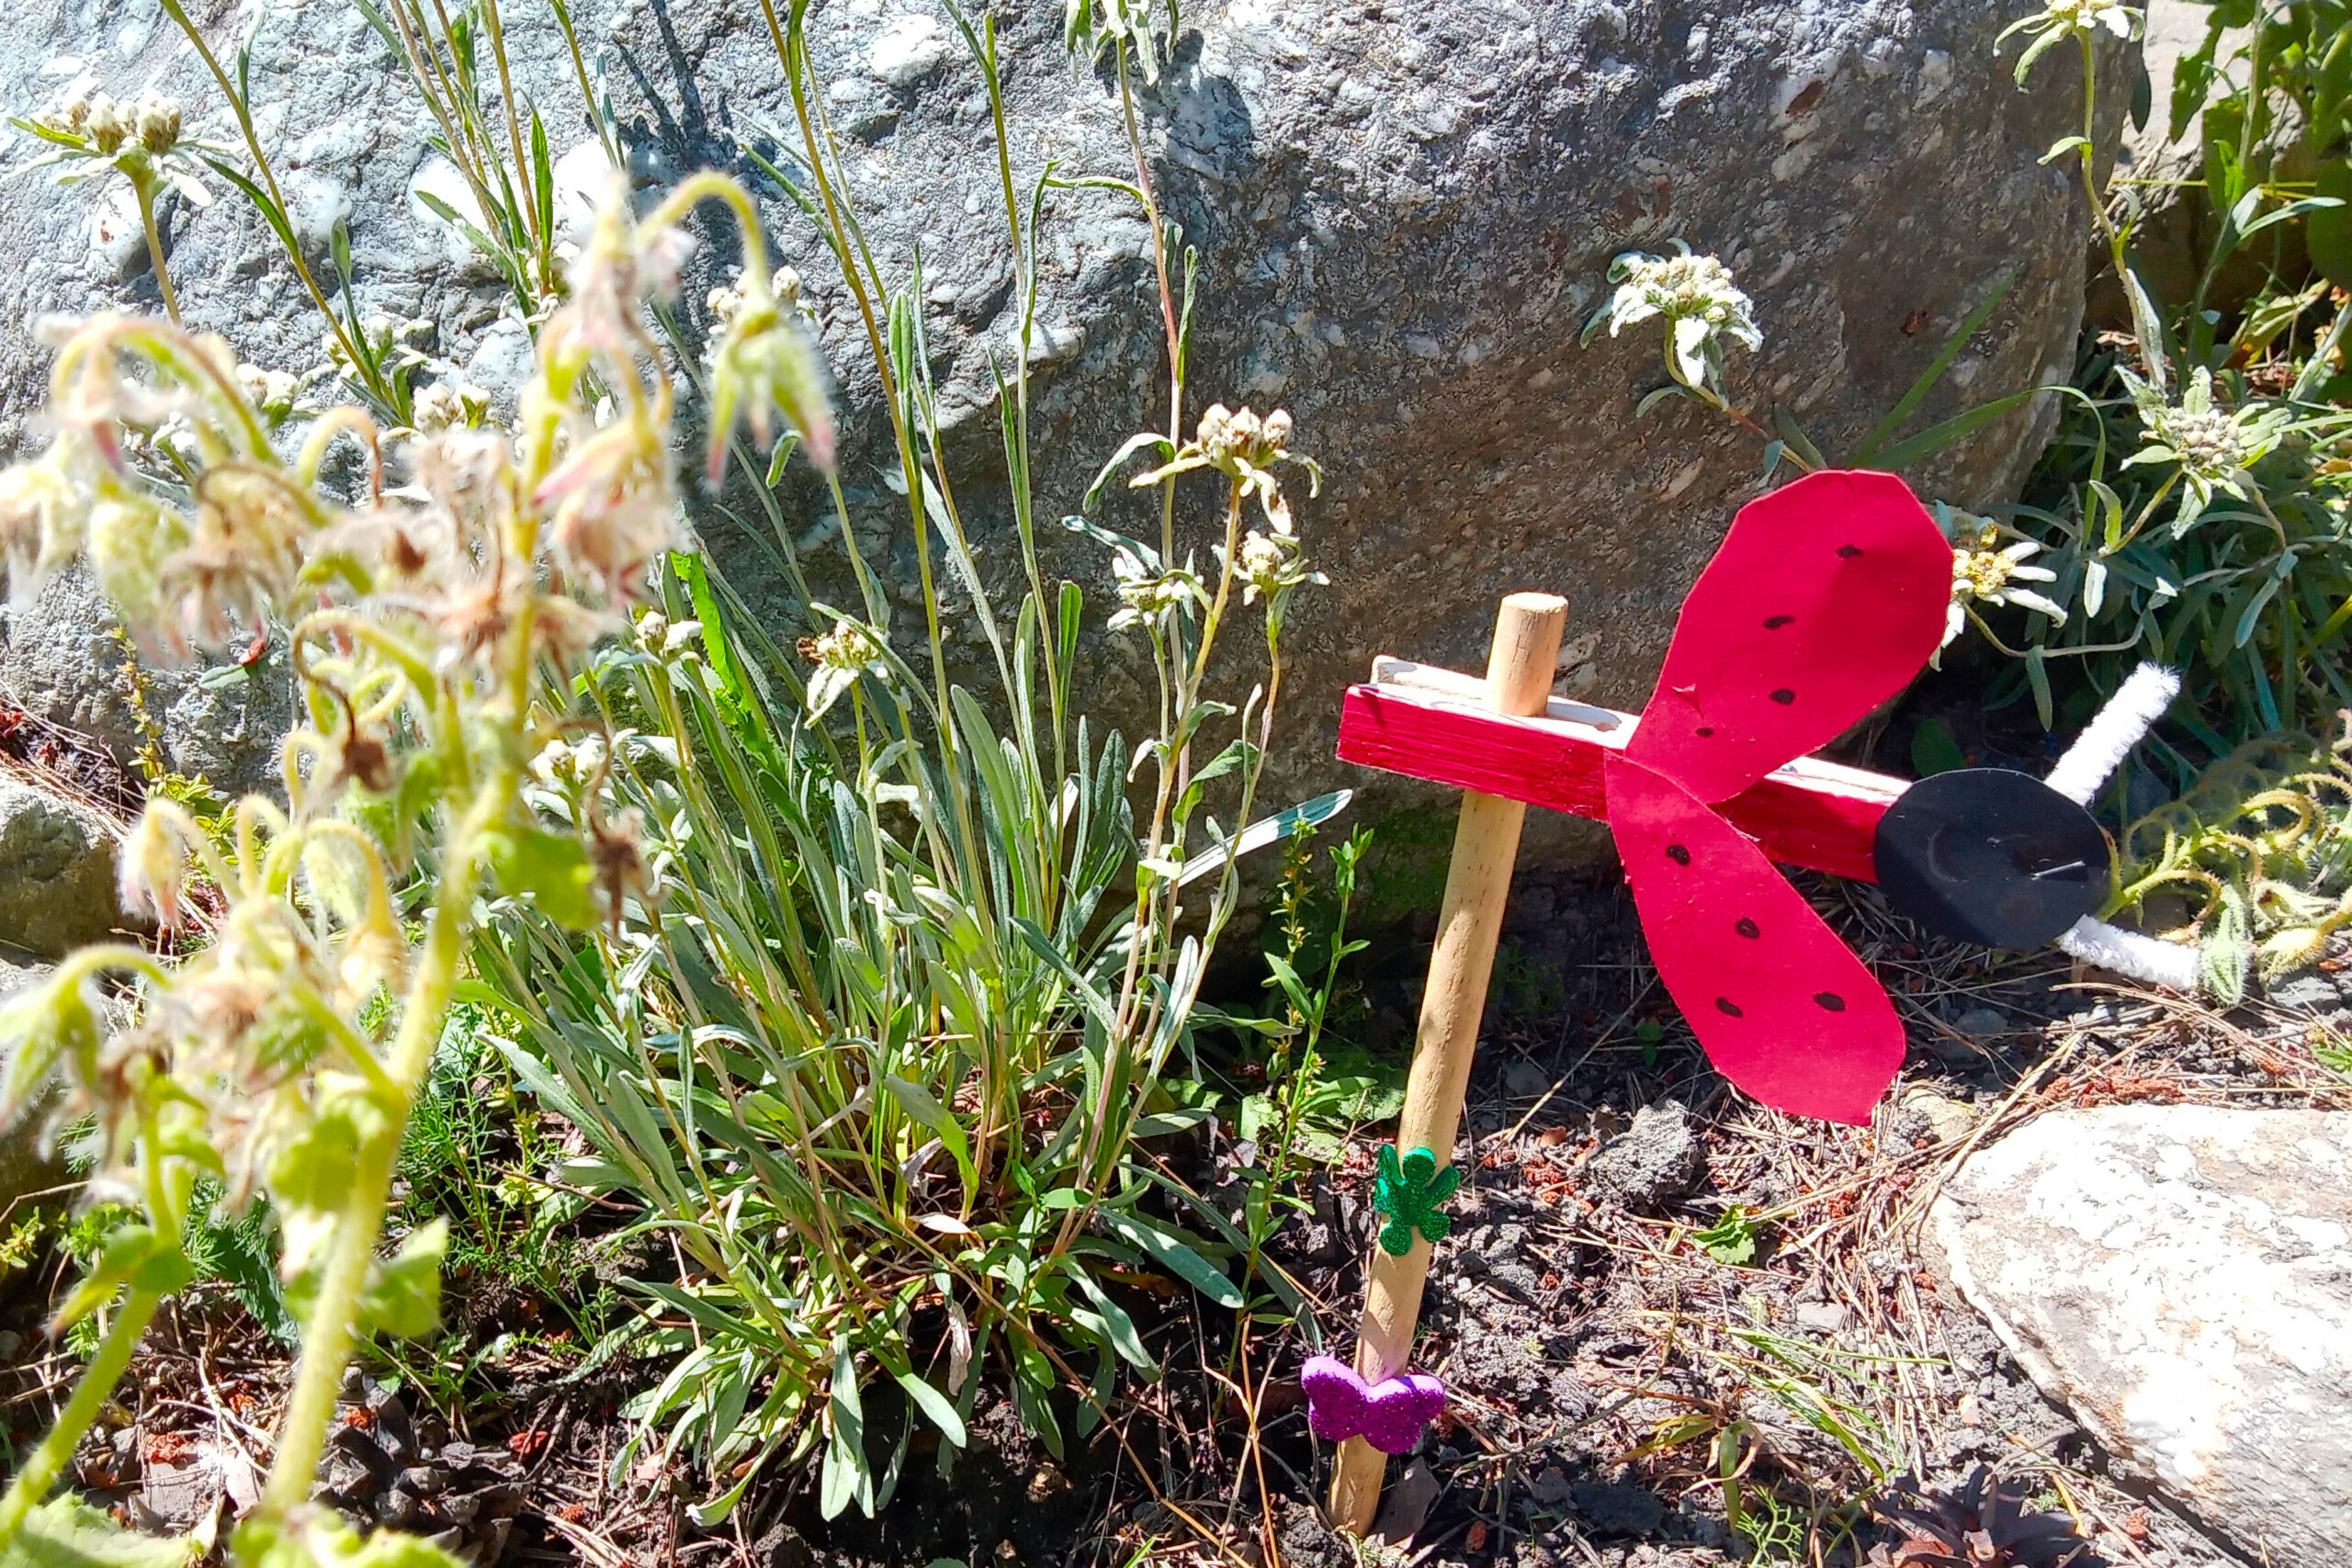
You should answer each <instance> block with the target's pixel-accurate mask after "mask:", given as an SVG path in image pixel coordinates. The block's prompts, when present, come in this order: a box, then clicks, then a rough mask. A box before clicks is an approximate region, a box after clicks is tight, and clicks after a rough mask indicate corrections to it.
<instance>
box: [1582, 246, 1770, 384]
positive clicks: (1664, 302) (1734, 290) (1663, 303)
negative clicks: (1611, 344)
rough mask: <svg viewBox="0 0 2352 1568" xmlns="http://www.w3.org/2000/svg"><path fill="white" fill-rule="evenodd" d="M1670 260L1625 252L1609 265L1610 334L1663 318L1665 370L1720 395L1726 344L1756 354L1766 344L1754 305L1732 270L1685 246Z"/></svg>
mask: <svg viewBox="0 0 2352 1568" xmlns="http://www.w3.org/2000/svg"><path fill="white" fill-rule="evenodd" d="M1677 244H1678V246H1679V250H1678V253H1677V254H1674V255H1670V256H1654V255H1649V254H1645V253H1643V252H1640V251H1628V252H1626V253H1625V254H1623V255H1621V256H1619V257H1618V258H1617V259H1616V260H1615V261H1614V262H1612V263H1611V264H1610V268H1609V276H1610V277H1611V280H1612V281H1614V282H1615V283H1616V285H1617V292H1616V294H1615V295H1613V296H1612V297H1611V299H1610V301H1609V313H1608V321H1609V335H1610V336H1611V337H1615V336H1616V335H1617V334H1618V333H1620V332H1621V331H1623V329H1624V328H1626V327H1629V326H1633V325H1635V324H1637V323H1639V322H1642V321H1649V320H1650V319H1652V318H1653V317H1662V318H1664V320H1665V321H1666V332H1667V344H1666V351H1667V352H1666V360H1667V368H1668V370H1669V371H1671V372H1672V373H1673V375H1674V378H1675V379H1676V380H1678V381H1679V382H1681V383H1682V384H1683V385H1684V386H1686V387H1690V388H1693V389H1698V388H1705V389H1708V390H1710V391H1713V392H1714V393H1715V394H1716V395H1717V396H1718V397H1720V396H1721V394H1722V391H1723V367H1724V344H1725V343H1727V342H1728V343H1736V344H1739V345H1740V346H1741V347H1742V348H1745V349H1747V350H1748V351H1749V352H1750V353H1754V352H1755V351H1756V350H1758V349H1759V348H1761V347H1763V346H1764V334H1763V333H1760V332H1758V330H1757V326H1756V307H1755V301H1753V300H1751V299H1748V297H1747V295H1746V294H1745V293H1743V292H1742V291H1741V290H1740V288H1739V287H1738V286H1737V285H1736V283H1734V282H1733V281H1732V276H1731V269H1730V268H1728V267H1726V266H1724V264H1723V263H1722V262H1720V261H1718V260H1717V259H1716V258H1714V257H1713V256H1710V255H1699V254H1694V253H1692V252H1691V250H1690V248H1689V247H1688V246H1681V245H1680V243H1679V241H1678V242H1677Z"/></svg>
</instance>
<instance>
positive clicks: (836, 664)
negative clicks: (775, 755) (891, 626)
mask: <svg viewBox="0 0 2352 1568" xmlns="http://www.w3.org/2000/svg"><path fill="white" fill-rule="evenodd" d="M800 656H801V657H802V658H803V659H806V660H809V662H810V663H811V664H814V665H815V666H816V667H817V670H816V672H815V673H814V674H812V675H811V676H809V717H810V718H812V719H813V718H822V717H824V716H825V715H826V713H827V712H828V711H829V710H830V709H831V707H832V705H834V704H835V703H837V702H839V701H840V700H841V697H842V693H844V692H846V691H848V690H849V689H850V688H851V687H852V686H854V685H855V684H856V683H857V678H858V677H859V676H860V675H864V674H866V673H869V672H871V673H873V674H875V675H878V676H880V677H881V678H882V679H884V680H886V681H887V680H888V679H889V677H890V671H889V666H888V664H887V663H885V662H884V661H883V658H882V639H881V638H880V637H876V635H875V633H874V629H873V628H872V627H870V626H864V625H862V624H860V623H859V622H856V621H853V620H851V619H850V618H849V617H848V616H846V615H840V616H836V617H835V618H834V620H833V629H832V630H831V631H829V632H827V633H826V634H825V635H824V636H822V637H805V638H803V639H802V640H801V644H800Z"/></svg>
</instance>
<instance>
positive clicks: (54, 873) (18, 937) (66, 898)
mask: <svg viewBox="0 0 2352 1568" xmlns="http://www.w3.org/2000/svg"><path fill="white" fill-rule="evenodd" d="M114 857H115V835H114V831H113V829H111V828H109V827H108V826H107V824H106V823H105V822H103V821H101V820H100V819H99V818H98V817H97V816H96V814H95V813H93V812H90V811H85V810H84V809H82V808H81V807H77V806H75V805H74V804H72V803H70V802H68V801H66V800H64V799H62V798H61V797H60V796H58V795H51V793H49V792H48V791H47V790H43V789H36V788H34V787H33V786H32V785H30V784H24V783H21V782H19V781H17V779H14V778H11V777H9V776H7V775H6V774H5V773H0V950H5V949H6V948H16V949H19V950H21V951H23V952H25V953H30V954H32V955H33V956H34V957H35V958H45V959H56V958H62V957H64V956H65V955H66V954H67V953H71V952H73V951H74V949H75V948H77V947H81V946H83V945H85V943H88V942H102V941H104V940H105V939H106V938H107V936H108V935H109V934H111V933H112V932H113V931H115V930H116V929H117V927H118V926H119V925H120V924H121V923H122V917H121V914H120V909H119V905H118V904H117V902H116V898H115V859H114Z"/></svg>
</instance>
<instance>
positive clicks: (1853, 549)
mask: <svg viewBox="0 0 2352 1568" xmlns="http://www.w3.org/2000/svg"><path fill="white" fill-rule="evenodd" d="M1861 553H1862V547H1861V546H1860V545H1840V546H1838V554H1839V555H1841V556H1844V557H1845V558H1847V559H1848V560H1852V559H1853V558H1855V557H1856V556H1858V555H1860V554H1861Z"/></svg>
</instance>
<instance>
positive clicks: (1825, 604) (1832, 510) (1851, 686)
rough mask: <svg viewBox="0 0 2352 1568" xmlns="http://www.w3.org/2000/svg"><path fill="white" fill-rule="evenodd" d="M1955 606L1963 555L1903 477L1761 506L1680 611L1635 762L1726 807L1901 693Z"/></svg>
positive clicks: (1819, 483)
mask: <svg viewBox="0 0 2352 1568" xmlns="http://www.w3.org/2000/svg"><path fill="white" fill-rule="evenodd" d="M1950 601H1951V546H1950V545H1948V544H1946V543H1945V542H1944V536H1943V530H1942V529H1940V528H1939V527H1937V526H1936V523H1935V519H1934V518H1932V517H1929V516H1928V513H1927V512H1926V511H1925V509H1923V508H1922V507H1921V506H1920V505H1919V502H1917V499H1915V498H1914V497H1913V496H1912V494H1911V491H1910V487H1908V486H1907V485H1905V483H1904V482H1903V481H1902V480H1901V479H1896V478H1895V477H1894V475H1893V474H1874V473H1868V472H1863V471H1860V470H1854V471H1842V470H1825V471H1824V472H1821V473H1817V474H1808V475H1806V476H1805V477H1804V479H1799V480H1797V481H1796V482H1795V483H1794V484H1792V485H1786V486H1783V487H1782V488H1781V489H1780V490H1776V491H1773V492H1772V493H1771V494H1770V495H1767V496H1764V497H1762V498H1760V499H1758V500H1756V501H1751V502H1748V503H1747V505H1746V506H1743V507H1741V508H1740V509H1739V515H1738V516H1737V517H1735V518H1734V519H1732V525H1731V530H1730V532H1728V533H1727V534H1725V535H1724V542H1723V545H1722V547H1720V548H1718V549H1717V550H1716V551H1715V558H1714V559H1713V560H1711V561H1709V562H1708V563H1707V570H1704V571H1702V572H1701V573H1700V574H1699V581H1697V582H1696V583H1695V584H1693V585H1692V587H1691V596H1690V597H1689V598H1687V599H1685V600H1684V601H1683V602H1682V615H1681V618H1680V619H1679V620H1678V621H1677V622H1676V623H1675V626H1674V641H1673V643H1672V645H1671V646H1669V647H1668V649H1667V652H1666V667H1665V669H1664V670H1662V671H1659V673H1658V678H1657V690H1656V691H1655V692H1653V693H1651V694H1650V700H1649V705H1648V706H1647V707H1645V708H1644V709H1643V710H1642V722H1641V725H1640V728H1637V729H1636V730H1635V731H1634V737H1633V739H1632V740H1630V741H1629V742H1628V743H1627V744H1626V748H1625V750H1626V754H1627V755H1629V756H1631V757H1632V758H1633V759H1634V761H1637V762H1640V763H1641V764H1643V765H1644V766H1645V767H1647V768H1649V769H1651V770H1652V771H1653V772H1656V773H1664V774H1665V775H1666V776H1667V777H1668V778H1671V779H1674V780H1676V781H1678V782H1679V783H1680V784H1682V786H1683V787H1684V788H1686V789H1688V790H1689V791H1690V792H1691V794H1692V795H1697V796H1698V797H1699V798H1700V799H1701V800H1707V801H1714V800H1728V799H1730V798H1731V797H1732V796H1733V795H1737V794H1738V793H1739V792H1740V791H1741V790H1744V789H1746V788H1747V786H1748V785H1749V784H1754V783H1755V782H1756V781H1757V780H1758V779H1760V778H1762V777H1763V776H1764V775H1765V774H1766V773H1770V772H1771V771H1772V770H1773V769H1775V768H1777V767H1779V766H1781V764H1782V763H1784V762H1788V761H1793V760H1794V759H1796V758H1798V757H1802V756H1804V754H1805V753H1806V752H1808V751H1811V750H1814V749H1815V748H1816V747H1819V746H1823V745H1826V744H1827V743H1828V742H1829V741H1831V740H1834V739H1837V738H1838V735H1839V734H1841V733H1843V732H1844V731H1845V730H1846V729H1847V728H1849V727H1850V726H1852V725H1853V724H1854V723H1856V722H1857V721H1858V720H1860V718H1862V717H1863V716H1865V715H1867V714H1868V713H1869V712H1870V711H1871V709H1872V708H1874V707H1876V706H1877V705H1879V704H1880V703H1883V702H1884V701H1885V700H1886V699H1887V698H1889V697H1891V696H1893V695H1894V694H1895V693H1897V692H1899V691H1901V690H1902V689H1903V686H1904V684H1905V682H1908V681H1909V680H1910V679H1911V677H1912V676H1914V675H1916V674H1917V673H1918V672H1919V670H1920V667H1921V666H1922V665H1924V664H1926V663H1927V662H1928V657H1929V656H1930V655H1931V654H1933V653H1934V652H1935V651H1936V648H1937V645H1938V644H1939V642H1941V640H1942V638H1943V633H1944V610H1945V606H1946V604H1949V603H1950Z"/></svg>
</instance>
